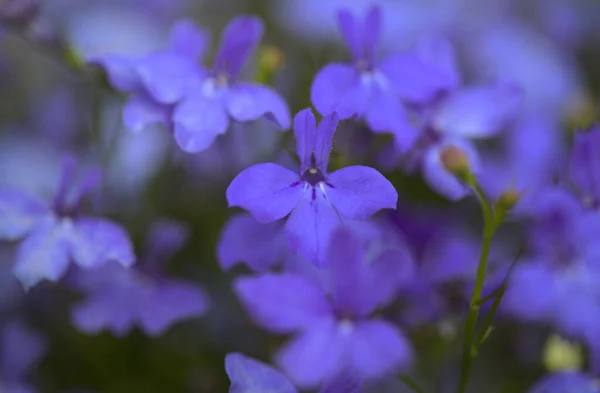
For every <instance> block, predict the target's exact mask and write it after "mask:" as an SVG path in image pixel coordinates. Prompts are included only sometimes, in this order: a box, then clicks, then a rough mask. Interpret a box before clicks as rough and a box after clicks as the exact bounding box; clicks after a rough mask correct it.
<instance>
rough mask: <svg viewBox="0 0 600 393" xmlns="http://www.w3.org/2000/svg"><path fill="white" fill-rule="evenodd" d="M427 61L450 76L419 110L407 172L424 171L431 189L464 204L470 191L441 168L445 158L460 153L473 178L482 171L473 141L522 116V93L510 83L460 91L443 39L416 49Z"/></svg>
mask: <svg viewBox="0 0 600 393" xmlns="http://www.w3.org/2000/svg"><path fill="white" fill-rule="evenodd" d="M417 50H418V52H419V54H420V56H421V57H422V59H423V60H424V61H427V62H429V63H431V64H432V66H433V65H437V67H439V71H438V73H441V74H443V75H445V76H446V78H447V80H448V81H451V83H448V84H447V85H446V87H445V89H444V90H441V91H439V92H438V94H437V96H436V97H435V98H434V99H432V100H430V101H429V102H428V103H427V104H426V105H423V106H421V107H419V108H417V112H418V118H419V123H420V125H419V129H420V135H419V138H418V140H417V141H416V142H415V145H414V146H413V149H412V150H411V151H410V152H409V153H408V156H407V158H406V164H405V165H406V169H408V170H409V171H413V170H415V168H417V167H420V169H421V171H422V173H423V176H424V179H425V181H426V182H427V184H428V185H429V186H430V187H431V188H432V189H434V190H435V191H437V192H438V193H440V194H442V195H444V196H446V197H447V198H449V199H452V200H458V199H461V198H463V197H464V196H466V195H467V194H468V193H469V190H468V188H467V187H466V186H465V185H464V184H463V183H462V182H461V181H460V180H459V179H457V177H456V176H455V175H453V174H452V173H450V172H449V171H448V169H447V168H446V167H445V165H444V163H443V159H442V158H443V156H444V152H446V151H449V149H458V151H460V152H462V153H463V154H464V156H465V158H466V159H467V161H468V163H469V166H470V170H471V172H473V173H475V174H477V173H478V172H479V169H480V163H479V156H478V154H477V151H476V149H475V147H474V146H473V145H472V144H471V142H470V140H471V139H481V138H488V137H491V136H494V135H496V134H497V133H498V132H499V131H501V130H502V129H503V127H505V126H506V125H507V124H508V123H509V122H510V121H511V120H513V118H514V117H515V116H516V114H517V113H518V109H519V104H520V101H521V96H522V92H521V90H520V89H519V88H517V87H516V86H514V85H513V84H511V83H507V82H496V83H493V84H488V85H476V86H468V87H461V86H460V80H461V78H460V75H459V72H458V67H457V64H456V59H455V55H454V50H453V48H452V46H451V44H450V43H449V42H448V41H446V40H444V39H442V38H439V37H436V38H428V39H425V40H422V41H421V42H420V43H419V45H418V48H417Z"/></svg>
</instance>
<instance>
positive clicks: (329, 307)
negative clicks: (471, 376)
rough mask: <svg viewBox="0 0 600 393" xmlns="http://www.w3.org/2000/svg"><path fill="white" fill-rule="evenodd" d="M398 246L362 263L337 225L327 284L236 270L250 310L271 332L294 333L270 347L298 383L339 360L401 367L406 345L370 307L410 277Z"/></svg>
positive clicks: (369, 368) (368, 374)
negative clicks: (280, 344)
mask: <svg viewBox="0 0 600 393" xmlns="http://www.w3.org/2000/svg"><path fill="white" fill-rule="evenodd" d="M403 257H404V254H403V253H397V252H393V251H392V252H385V253H383V254H381V255H380V256H379V258H377V259H376V260H374V261H372V262H371V263H367V260H365V258H364V255H363V249H362V247H361V245H360V242H359V241H357V239H356V238H355V237H354V236H352V235H351V234H350V232H348V231H347V230H344V229H341V230H339V231H338V232H336V233H335V235H334V237H333V238H332V240H331V243H330V247H329V253H328V260H329V261H328V262H329V273H330V274H329V275H328V276H327V277H328V278H329V279H328V282H327V283H326V285H324V286H323V285H320V284H319V283H318V282H317V281H315V280H311V279H309V278H307V277H306V276H303V275H299V274H291V273H281V274H264V275H261V276H254V277H242V278H239V279H238V280H237V281H236V282H235V284H234V288H235V292H236V294H237V296H238V298H239V299H240V301H241V302H242V304H243V305H244V307H245V309H246V310H247V312H248V313H249V314H250V316H251V317H252V318H253V319H254V320H255V321H256V323H258V324H259V325H261V326H262V327H264V328H265V329H268V330H270V331H272V332H276V333H296V334H297V336H296V337H295V338H294V339H293V340H292V341H291V342H290V343H288V344H287V345H286V346H285V347H284V348H283V349H281V350H280V351H279V352H278V354H277V355H276V358H277V362H278V364H279V366H280V367H281V368H282V369H283V371H284V372H285V373H286V374H287V375H289V376H290V378H291V380H292V381H293V382H294V383H296V384H297V385H299V386H302V387H309V386H315V385H318V384H319V383H321V382H323V381H324V380H325V379H327V378H329V377H331V376H332V375H335V374H336V372H338V371H339V370H340V368H341V367H348V368H349V369H351V370H355V371H356V372H357V373H359V374H360V375H362V376H364V377H365V378H375V377H379V376H381V375H383V374H387V373H391V372H395V371H396V372H397V371H401V370H402V369H405V368H406V367H408V365H409V363H410V360H411V358H412V349H411V345H410V343H409V342H408V340H407V339H406V338H405V337H404V335H403V334H402V333H401V332H400V331H399V330H398V329H397V328H396V327H395V326H394V325H392V324H391V323H389V322H386V321H384V320H382V319H380V318H372V317H370V314H371V313H372V312H373V311H374V310H375V309H377V308H378V307H380V306H383V305H385V304H387V303H388V302H390V301H391V300H392V299H393V298H394V296H395V294H396V291H397V289H398V287H399V285H400V283H402V282H405V281H406V280H407V279H410V278H409V276H407V274H408V275H409V274H410V272H409V271H407V270H406V269H404V266H403V265H404V264H405V263H406V262H407V261H406V260H404V259H403Z"/></svg>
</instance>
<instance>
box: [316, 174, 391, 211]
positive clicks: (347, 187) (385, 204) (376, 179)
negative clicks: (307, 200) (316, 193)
mask: <svg viewBox="0 0 600 393" xmlns="http://www.w3.org/2000/svg"><path fill="white" fill-rule="evenodd" d="M324 192H325V195H326V196H327V199H328V200H329V201H330V202H331V204H332V205H333V206H334V207H335V209H336V210H337V211H339V212H340V213H341V214H342V215H343V216H344V217H348V218H350V219H353V220H363V219H366V218H369V217H370V216H372V215H373V214H374V213H375V212H377V211H379V210H381V209H395V208H396V204H397V202H398V193H397V192H396V189H395V188H394V186H393V185H392V183H390V182H389V180H387V179H386V178H385V177H383V175H382V174H381V173H379V172H378V171H377V170H375V169H373V168H370V167H367V166H361V165H357V166H349V167H346V168H342V169H340V170H337V171H335V172H333V173H331V174H329V177H328V179H327V185H326V186H325V187H324Z"/></svg>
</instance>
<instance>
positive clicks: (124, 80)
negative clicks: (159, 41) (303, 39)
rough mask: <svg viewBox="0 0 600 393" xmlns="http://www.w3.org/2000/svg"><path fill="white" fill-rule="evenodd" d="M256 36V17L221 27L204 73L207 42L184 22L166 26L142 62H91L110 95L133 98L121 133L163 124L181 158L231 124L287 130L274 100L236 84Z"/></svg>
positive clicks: (259, 27)
mask: <svg viewBox="0 0 600 393" xmlns="http://www.w3.org/2000/svg"><path fill="white" fill-rule="evenodd" d="M263 29H264V27H263V24H262V22H261V20H260V19H258V18H256V17H252V16H239V17H236V18H234V19H233V20H232V21H231V22H230V23H229V25H228V26H227V27H226V28H225V31H224V33H223V36H222V38H221V44H220V47H219V50H218V51H217V57H216V60H215V63H214V65H213V68H212V69H211V70H207V69H204V68H203V67H202V66H201V65H200V64H198V63H197V60H198V59H199V58H200V57H201V56H202V54H203V52H204V51H205V49H206V46H207V42H208V38H207V37H208V36H207V34H206V33H205V32H204V31H203V30H201V29H199V28H198V27H197V26H196V25H195V24H194V23H193V22H192V21H190V20H187V19H186V20H181V21H179V22H178V23H176V24H175V25H174V26H173V28H172V30H171V36H170V43H169V47H168V48H167V49H166V50H165V51H162V52H157V53H152V54H149V55H146V56H143V57H141V58H128V57H126V58H124V57H121V56H104V57H102V58H100V59H97V60H96V61H97V62H98V63H100V64H101V65H103V66H104V68H105V69H106V70H107V73H108V76H109V78H110V81H111V84H112V85H113V86H114V87H115V88H116V89H118V90H120V91H124V92H127V93H132V94H131V96H130V98H129V101H128V102H127V104H126V105H125V108H124V110H123V119H124V122H125V124H126V125H127V127H128V128H130V129H131V130H133V131H134V132H139V131H141V130H143V129H144V128H146V127H147V126H150V125H153V124H163V125H165V126H166V127H167V128H169V129H172V130H173V132H174V134H175V139H176V141H177V143H178V144H179V146H180V147H181V148H182V149H183V150H184V151H187V152H190V153H191V152H198V151H201V150H205V149H207V148H208V147H210V146H211V145H212V143H213V141H214V140H215V138H216V137H217V136H218V135H221V134H224V133H225V132H226V131H227V129H228V128H229V125H230V119H233V120H235V121H238V122H247V121H252V120H257V119H259V118H261V117H263V116H265V117H267V118H269V119H271V120H273V121H274V122H275V123H276V124H277V125H278V126H279V127H281V128H282V129H287V128H289V126H290V116H289V110H288V107H287V104H286V102H285V101H284V100H283V98H282V97H281V96H280V95H279V94H278V93H276V92H275V91H274V90H272V89H271V88H270V87H267V86H264V85H261V84H257V83H251V82H243V81H240V80H238V76H239V73H240V71H241V69H242V67H243V66H244V64H245V63H246V61H247V60H248V58H249V57H250V55H251V54H252V52H253V51H254V49H255V48H256V46H257V45H258V42H259V41H260V39H261V37H262V35H263Z"/></svg>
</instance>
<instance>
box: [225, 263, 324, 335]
mask: <svg viewBox="0 0 600 393" xmlns="http://www.w3.org/2000/svg"><path fill="white" fill-rule="evenodd" d="M234 288H235V289H234V290H235V293H236V294H237V296H238V298H239V299H240V302H241V303H242V304H243V305H244V308H245V309H246V311H247V312H248V313H249V314H250V316H251V317H252V318H253V319H254V321H256V323H258V324H260V325H261V326H262V327H264V328H265V329H268V330H270V331H273V332H281V333H287V332H293V331H297V330H303V329H306V328H308V327H309V326H311V325H313V324H314V323H315V322H318V321H320V320H322V319H323V318H328V317H329V316H330V315H331V308H330V306H329V302H328V301H327V298H326V297H325V293H324V292H323V290H322V289H321V288H320V287H319V285H318V284H316V283H315V282H313V281H311V280H309V279H307V278H305V277H303V276H299V275H294V274H264V275H261V276H254V277H242V278H239V279H237V280H236V281H235V283H234Z"/></svg>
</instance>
